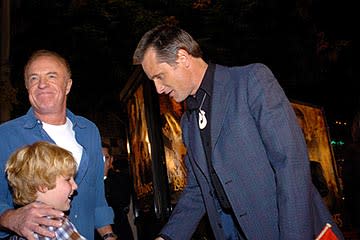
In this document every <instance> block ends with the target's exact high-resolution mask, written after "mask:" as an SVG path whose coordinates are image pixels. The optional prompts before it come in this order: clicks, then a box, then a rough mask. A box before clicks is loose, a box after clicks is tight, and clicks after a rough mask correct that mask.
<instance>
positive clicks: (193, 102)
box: [186, 63, 231, 211]
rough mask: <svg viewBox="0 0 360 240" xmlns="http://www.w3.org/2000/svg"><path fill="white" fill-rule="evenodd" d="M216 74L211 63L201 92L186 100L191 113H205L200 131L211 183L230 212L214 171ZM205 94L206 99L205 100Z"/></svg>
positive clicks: (224, 207)
mask: <svg viewBox="0 0 360 240" xmlns="http://www.w3.org/2000/svg"><path fill="white" fill-rule="evenodd" d="M214 72H215V64H212V63H209V65H208V68H207V69H206V72H205V76H204V79H203V81H202V82H201V85H200V88H199V90H198V91H197V92H196V94H195V96H189V97H188V98H187V99H186V104H187V107H188V109H189V110H190V111H197V113H199V111H200V110H199V108H201V109H202V110H204V111H205V116H206V119H207V125H206V127H205V128H204V129H201V130H200V134H201V140H202V142H203V146H204V151H205V154H206V160H207V165H208V168H209V173H210V178H211V183H212V184H213V187H214V189H215V193H216V196H217V197H218V200H219V203H220V205H221V207H222V208H223V210H225V211H228V210H230V208H231V207H230V203H229V200H228V199H227V197H226V194H225V191H224V189H223V187H222V185H221V183H220V180H219V177H218V176H217V174H216V172H215V170H214V167H213V164H212V159H211V134H210V129H211V127H210V125H211V121H210V116H211V100H212V99H211V97H212V90H213V82H214ZM205 94H206V97H205V99H204V95H205ZM203 99H204V103H203V104H202V106H201V103H202V101H203ZM196 116H197V120H198V121H199V115H198V114H197V115H196Z"/></svg>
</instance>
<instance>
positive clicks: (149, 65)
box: [134, 25, 343, 240]
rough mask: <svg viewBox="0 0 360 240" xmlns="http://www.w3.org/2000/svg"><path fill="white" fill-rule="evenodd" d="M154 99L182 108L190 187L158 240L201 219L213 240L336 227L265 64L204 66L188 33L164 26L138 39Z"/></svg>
mask: <svg viewBox="0 0 360 240" xmlns="http://www.w3.org/2000/svg"><path fill="white" fill-rule="evenodd" d="M134 63H135V64H141V65H142V67H143V69H144V71H145V73H146V74H147V76H148V77H149V79H151V80H153V81H154V83H155V86H156V90H157V92H158V93H159V94H168V95H169V96H170V97H172V98H173V99H174V100H175V101H177V102H181V101H184V100H185V101H186V104H187V107H188V109H189V110H188V111H187V112H185V113H184V115H183V116H182V120H181V124H182V130H183V140H184V142H185V145H186V147H187V155H186V157H185V163H186V167H187V171H188V172H187V186H186V188H185V189H184V191H183V193H182V195H181V197H180V199H179V201H178V203H177V205H176V207H175V209H174V211H173V213H172V215H171V217H170V219H169V221H168V223H167V224H166V225H165V226H164V228H163V229H162V230H161V232H160V234H159V237H158V239H179V240H184V239H190V238H191V236H192V234H193V233H194V231H195V230H196V227H197V224H198V223H199V221H200V220H201V218H202V217H203V216H204V214H205V213H207V215H208V218H209V221H210V224H211V227H212V230H213V233H214V236H215V237H216V239H219V240H222V239H284V240H285V239H286V240H296V239H299V240H300V239H301V240H303V239H315V237H316V236H317V235H318V234H319V233H320V232H321V230H322V229H323V228H324V226H325V225H326V224H327V223H329V224H331V225H332V228H331V230H332V231H333V232H335V234H336V235H337V237H338V238H339V239H342V238H343V237H342V234H341V232H340V231H339V229H338V228H337V226H336V224H335V223H334V222H333V221H332V218H331V215H330V214H329V211H328V210H327V208H326V207H325V206H324V204H323V202H322V200H321V197H320V195H319V193H318V192H317V191H316V190H315V188H314V186H313V184H312V182H311V176H310V167H309V159H308V157H307V149H306V144H305V141H304V138H303V135H302V132H301V129H300V127H299V125H298V123H297V120H296V116H295V114H294V111H293V109H292V107H291V105H290V103H289V101H288V99H287V97H286V96H285V94H284V92H283V90H282V89H281V87H280V85H279V84H278V82H277V80H276V79H275V77H274V76H273V74H272V73H271V71H270V70H269V69H268V68H267V67H266V66H265V65H263V64H251V65H248V66H244V67H224V66H221V65H215V64H212V63H206V62H205V61H204V60H203V59H202V52H201V49H200V47H199V45H198V43H197V42H196V41H195V40H194V39H193V38H192V37H191V36H190V35H189V34H188V33H187V32H185V31H184V30H182V29H179V28H177V27H173V26H166V25H160V26H157V27H155V28H154V29H151V30H150V31H148V32H147V33H145V35H144V36H143V37H142V39H141V40H140V42H139V44H138V46H137V49H136V51H135V53H134Z"/></svg>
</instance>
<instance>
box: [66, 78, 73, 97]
mask: <svg viewBox="0 0 360 240" xmlns="http://www.w3.org/2000/svg"><path fill="white" fill-rule="evenodd" d="M71 86H72V79H71V78H69V79H68V80H67V82H66V95H68V93H69V92H70V89H71Z"/></svg>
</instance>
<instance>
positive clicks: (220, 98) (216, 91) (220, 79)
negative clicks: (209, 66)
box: [211, 65, 230, 150]
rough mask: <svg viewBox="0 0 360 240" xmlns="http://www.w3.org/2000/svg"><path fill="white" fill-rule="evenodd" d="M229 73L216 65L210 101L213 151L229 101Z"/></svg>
mask: <svg viewBox="0 0 360 240" xmlns="http://www.w3.org/2000/svg"><path fill="white" fill-rule="evenodd" d="M229 83H230V73H229V71H228V69H227V68H225V67H223V66H220V65H216V68H215V76H214V85H213V97H212V101H211V108H212V109H211V146H212V149H213V150H214V149H215V146H216V143H217V141H218V138H219V134H220V130H221V128H222V126H223V124H224V120H225V115H226V111H227V109H228V106H229V100H230V91H229Z"/></svg>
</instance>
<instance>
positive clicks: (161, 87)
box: [154, 81, 165, 94]
mask: <svg viewBox="0 0 360 240" xmlns="http://www.w3.org/2000/svg"><path fill="white" fill-rule="evenodd" d="M154 83H155V88H156V92H157V93H158V94H162V93H163V92H164V90H165V86H164V85H162V84H160V83H159V82H158V81H154Z"/></svg>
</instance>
